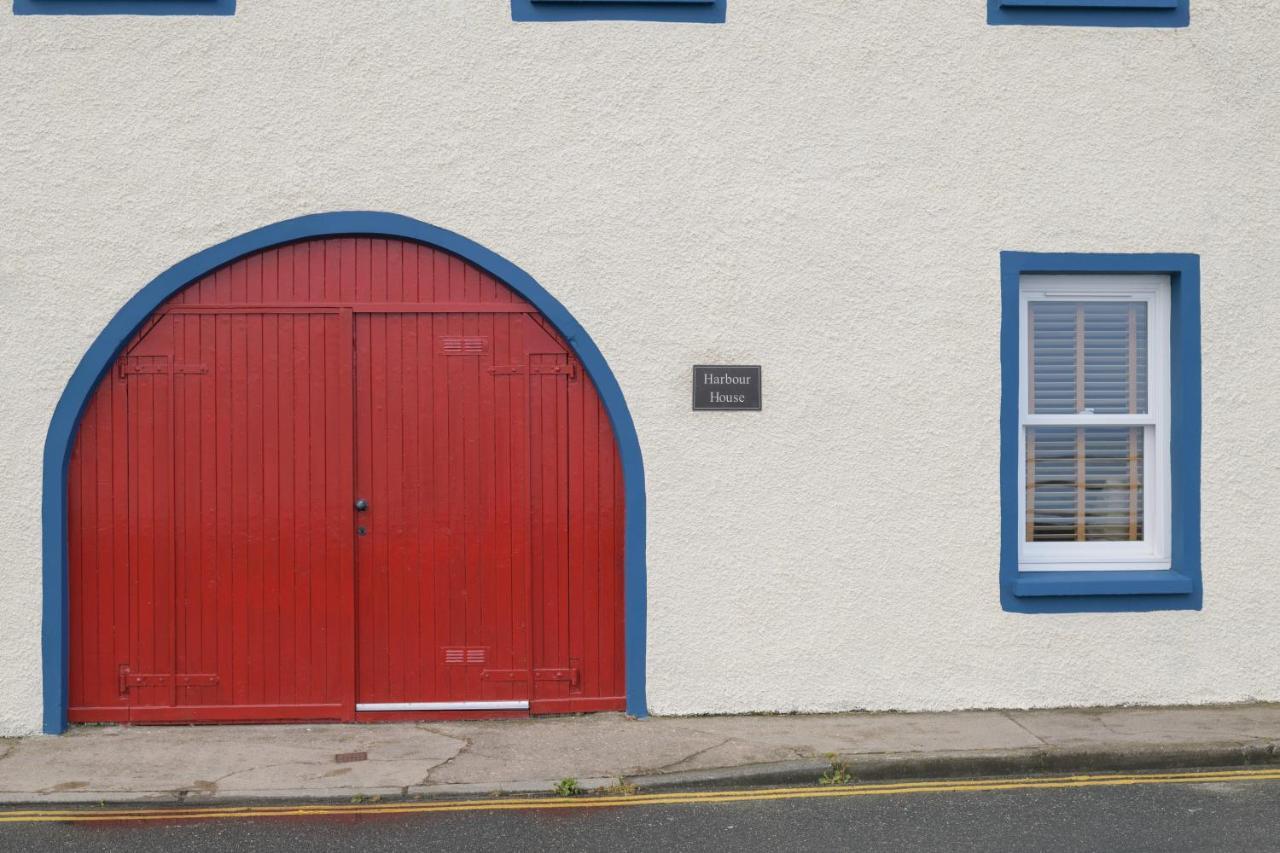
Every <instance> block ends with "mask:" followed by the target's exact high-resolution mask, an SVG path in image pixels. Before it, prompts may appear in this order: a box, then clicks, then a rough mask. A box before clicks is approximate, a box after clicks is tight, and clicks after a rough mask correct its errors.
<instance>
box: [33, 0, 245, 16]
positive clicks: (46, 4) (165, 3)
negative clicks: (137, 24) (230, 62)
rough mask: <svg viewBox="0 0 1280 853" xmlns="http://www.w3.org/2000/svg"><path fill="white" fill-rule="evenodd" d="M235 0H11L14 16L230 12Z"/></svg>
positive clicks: (204, 13)
mask: <svg viewBox="0 0 1280 853" xmlns="http://www.w3.org/2000/svg"><path fill="white" fill-rule="evenodd" d="M235 13H236V0H13V14H15V15H234V14H235Z"/></svg>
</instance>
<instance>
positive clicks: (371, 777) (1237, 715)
mask: <svg viewBox="0 0 1280 853" xmlns="http://www.w3.org/2000/svg"><path fill="white" fill-rule="evenodd" d="M833 757H834V758H833ZM833 760H834V761H835V762H837V763H841V764H846V765H847V766H848V770H849V773H850V774H851V775H852V776H853V777H855V778H858V779H886V778H911V777H931V776H956V775H984V774H1000V773H1028V772H1045V771H1052V772H1085V771H1099V770H1136V769H1160V768H1167V767H1195V766H1202V767H1208V766H1224V765H1238V764H1262V763H1272V762H1275V763H1280V705H1233V706H1223V707H1195V708H1112V709H1089V710H1053V711H971V712H959V713H945V714H829V715H762V716H735V717H665V718H653V719H649V720H642V721H637V720H630V719H627V718H625V717H623V716H621V715H617V714H601V715H594V716H582V717H556V718H544V719H535V720H502V721H485V722H438V723H418V724H414V723H404V724H385V725H359V726H354V725H281V726H192V727H189V726H167V727H141V726H139V727H133V728H129V727H118V726H110V727H97V726H93V727H80V728H76V729H73V730H72V731H71V732H70V733H69V734H66V735H63V736H61V737H31V738H21V739H10V740H0V803H51V802H100V801H101V802H137V801H157V802H179V801H181V802H206V801H228V800H260V799H296V798H315V799H324V798H329V799H348V798H354V797H375V796H377V797H383V798H390V797H428V796H447V795H472V796H474V795H477V794H488V793H497V792H522V793H527V792H530V791H550V789H551V788H552V786H553V785H554V784H555V782H556V780H559V779H563V778H566V777H574V778H576V779H577V780H578V781H579V783H580V784H581V785H582V787H583V788H597V787H606V786H609V785H614V784H617V782H618V781H619V780H625V781H627V782H629V783H631V784H635V785H637V786H639V787H640V788H642V789H652V788H655V787H664V786H673V785H694V784H715V785H719V786H728V785H749V784H783V783H805V784H813V783H814V782H816V781H817V779H818V777H819V775H821V773H822V772H823V771H824V770H826V769H828V768H829V767H830V766H831V763H832V761H833Z"/></svg>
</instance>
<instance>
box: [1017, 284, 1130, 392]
mask: <svg viewBox="0 0 1280 853" xmlns="http://www.w3.org/2000/svg"><path fill="white" fill-rule="evenodd" d="M1029 309H1030V324H1031V326H1030V328H1031V334H1030V335H1029V346H1030V352H1029V353H1028V355H1029V360H1030V363H1031V388H1030V393H1029V395H1028V398H1029V399H1030V401H1031V412H1032V414H1037V415H1062V414H1067V415H1076V414H1084V413H1085V412H1089V411H1092V412H1093V413H1094V414H1098V415H1125V414H1130V415H1132V414H1146V413H1147V303H1145V302H1056V301H1053V302H1051V301H1040V302H1032V303H1030V306H1029Z"/></svg>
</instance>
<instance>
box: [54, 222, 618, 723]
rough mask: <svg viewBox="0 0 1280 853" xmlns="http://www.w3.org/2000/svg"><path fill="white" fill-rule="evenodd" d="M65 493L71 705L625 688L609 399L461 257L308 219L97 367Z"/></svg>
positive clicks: (607, 697)
mask: <svg viewBox="0 0 1280 853" xmlns="http://www.w3.org/2000/svg"><path fill="white" fill-rule="evenodd" d="M68 489H69V553H70V571H71V575H70V594H71V617H72V623H71V684H70V687H71V707H70V719H71V720H72V721H134V722H147V721H189V722H205V721H217V720H237V721H244V720H293V719H333V720H351V719H408V718H412V717H414V716H419V717H421V716H433V715H441V714H448V715H453V716H460V715H471V714H480V715H487V716H493V715H500V714H525V713H529V712H532V713H539V712H543V713H554V712H572V711H590V710H621V709H622V708H623V707H624V689H623V640H622V613H623V610H622V553H623V541H622V529H623V527H622V524H623V512H622V477H621V470H620V467H619V464H618V456H617V450H616V446H615V442H614V439H613V434H612V430H611V429H610V426H609V423H608V419H607V417H606V416H605V413H604V409H603V407H602V406H601V404H600V401H599V399H598V397H597V395H596V393H595V389H594V388H593V387H592V384H591V381H590V380H589V379H588V378H587V377H586V376H585V375H584V374H583V372H582V368H581V366H580V365H579V364H578V362H577V359H576V358H575V357H574V355H573V353H572V351H571V350H570V349H569V347H568V346H567V345H566V344H565V342H564V341H563V340H561V339H560V337H559V336H558V335H557V334H556V333H555V331H554V330H553V329H552V328H551V327H550V325H549V324H548V323H547V322H546V321H545V320H544V319H543V318H541V317H540V316H539V315H538V314H537V313H536V311H535V310H534V309H533V307H532V306H531V305H529V304H528V303H527V302H525V301H524V300H522V299H521V298H520V297H519V296H518V295H517V294H515V293H514V292H512V291H511V290H509V289H508V288H506V287H504V286H503V285H502V284H500V283H499V282H497V281H495V280H494V279H493V278H491V277H490V276H488V275H486V274H485V273H484V272H482V271H481V270H479V269H478V268H476V267H474V266H471V265H470V264H468V263H466V262H465V261H463V260H461V259H459V258H457V257H455V256H453V255H450V254H448V253H446V252H443V251H440V250H436V249H432V248H430V247H428V246H422V245H419V244H416V243H409V242H403V241H398V240H380V239H365V238H332V239H323V240H313V241H308V242H303V243H296V244H292V245H288V246H283V247H280V248H276V249H271V250H268V251H266V252H262V253H259V254H256V255H252V256H249V257H246V258H243V259H241V260H239V261H236V262H235V263H233V264H231V265H229V266H227V267H225V268H223V269H221V270H218V271H217V272H215V273H213V274H212V275H209V276H207V277H205V278H203V279H201V280H200V281H197V282H195V283H193V284H192V285H191V286H190V287H188V288H186V289H185V290H183V291H182V292H181V293H179V294H177V295H176V296H175V297H174V298H173V299H171V300H170V301H169V302H168V303H166V304H165V305H164V306H163V307H162V308H161V309H160V310H158V311H157V312H156V313H155V314H154V315H153V316H152V317H151V318H150V319H149V320H148V322H147V323H146V324H144V326H143V328H142V329H141V330H140V331H139V333H138V334H137V336H136V337H135V339H134V340H133V341H131V342H130V344H129V345H128V346H127V347H126V349H125V351H124V352H123V353H122V354H121V356H120V357H119V359H118V360H117V362H116V364H115V366H114V369H113V370H112V371H111V372H110V373H109V374H108V375H107V376H106V377H104V378H103V380H102V382H101V384H100V385H99V387H98V389H97V391H96V392H95V395H94V398H93V400H92V402H91V403H90V405H89V407H88V410H87V411H86V414H85V417H84V419H83V421H82V423H81V426H80V431H79V434H78V436H77V439H76V445H75V449H74V452H73V456H72V461H71V474H70V481H69V483H68Z"/></svg>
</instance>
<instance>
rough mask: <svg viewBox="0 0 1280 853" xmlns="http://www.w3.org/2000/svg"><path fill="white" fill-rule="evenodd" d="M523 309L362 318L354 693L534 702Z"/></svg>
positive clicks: (418, 702)
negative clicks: (519, 353) (518, 357)
mask: <svg viewBox="0 0 1280 853" xmlns="http://www.w3.org/2000/svg"><path fill="white" fill-rule="evenodd" d="M522 322H523V318H522V316H521V315H518V314H451V313H436V314H428V313H422V314H410V313H399V314H361V315H357V317H356V447H357V451H356V493H357V495H358V500H362V501H366V502H367V504H368V508H367V509H365V510H363V511H361V512H359V514H358V521H357V524H358V525H359V528H358V530H357V538H356V541H357V585H358V602H359V605H358V606H359V613H358V625H359V652H358V662H359V663H358V704H357V708H358V709H359V710H360V711H362V712H375V713H377V712H406V711H418V712H423V711H455V712H457V711H463V712H465V711H479V710H485V711H493V710H519V711H522V710H525V709H527V706H528V699H529V666H530V650H529V642H530V631H529V618H530V614H529V598H528V588H529V568H530V565H529V539H530V531H529V528H530V514H529V431H528V426H527V425H528V413H527V408H528V397H527V392H526V389H525V388H524V386H523V384H522V383H521V382H520V381H512V380H513V379H516V380H520V379H523V377H518V376H516V375H515V374H512V373H511V372H510V371H509V370H505V369H504V368H505V367H506V366H507V365H508V363H509V362H510V360H511V356H512V351H513V350H516V349H518V347H514V346H513V345H512V337H513V330H514V331H517V332H518V329H519V325H520V323H522Z"/></svg>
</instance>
